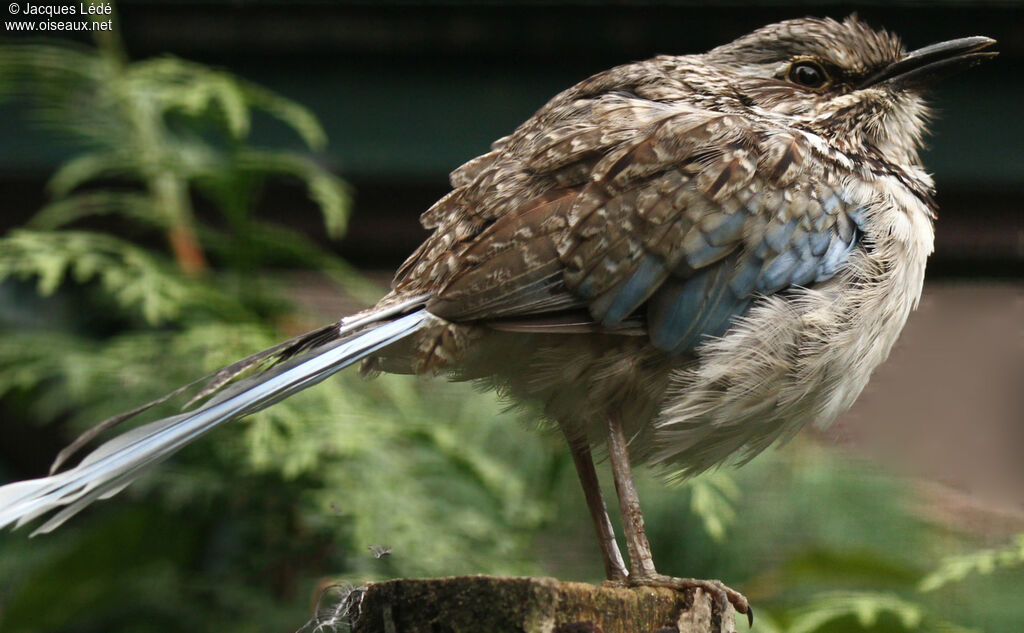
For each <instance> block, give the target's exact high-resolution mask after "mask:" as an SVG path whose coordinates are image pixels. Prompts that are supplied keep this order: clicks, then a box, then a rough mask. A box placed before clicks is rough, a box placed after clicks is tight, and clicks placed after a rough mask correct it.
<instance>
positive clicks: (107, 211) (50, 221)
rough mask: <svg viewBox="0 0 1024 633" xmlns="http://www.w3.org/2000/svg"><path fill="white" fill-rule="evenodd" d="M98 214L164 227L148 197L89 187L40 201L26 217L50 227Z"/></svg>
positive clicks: (42, 227) (35, 225) (35, 224)
mask: <svg viewBox="0 0 1024 633" xmlns="http://www.w3.org/2000/svg"><path fill="white" fill-rule="evenodd" d="M99 215H120V216H122V217H124V218H128V219H131V220H133V221H137V222H139V223H141V224H143V225H150V226H155V227H158V228H161V229H164V228H167V225H166V223H165V222H161V221H160V220H161V219H162V218H161V217H160V216H159V214H157V213H155V212H154V211H153V201H152V199H151V198H150V197H149V196H147V195H145V194H140V193H131V192H115V191H109V192H108V191H92V192H88V193H81V194H77V195H73V196H69V197H66V198H61V199H59V200H56V201H54V202H51V203H49V204H47V205H44V206H43V208H41V209H40V210H39V211H37V212H36V214H35V215H34V216H33V217H32V219H31V221H29V224H28V226H30V227H31V228H34V229H38V230H53V229H57V228H61V227H63V226H66V225H68V224H72V223H74V222H76V221H78V220H81V219H83V218H87V217H92V216H99Z"/></svg>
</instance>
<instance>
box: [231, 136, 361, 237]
mask: <svg viewBox="0 0 1024 633" xmlns="http://www.w3.org/2000/svg"><path fill="white" fill-rule="evenodd" d="M238 164H239V167H240V168H241V169H244V170H247V171H252V172H255V173H260V174H290V175H292V176H294V177H295V178H298V179H299V180H301V181H302V182H304V183H305V185H306V189H307V190H308V191H309V197H310V198H311V199H312V200H313V201H314V202H316V203H317V205H318V206H319V207H320V211H321V213H322V214H323V216H324V224H325V226H326V227H327V234H328V235H330V236H331V237H340V236H341V235H343V234H344V233H345V229H346V227H347V226H348V218H349V213H350V210H351V202H352V201H351V196H350V195H349V191H348V185H346V184H345V182H344V181H343V180H341V179H340V178H338V177H337V176H335V175H334V174H332V173H331V172H329V171H327V170H326V169H324V168H323V167H320V166H319V165H317V164H316V163H315V162H313V161H312V160H310V159H309V158H307V157H305V156H301V155H299V154H295V153H292V152H268V151H258V150H250V151H246V152H243V153H241V154H240V155H239V156H238Z"/></svg>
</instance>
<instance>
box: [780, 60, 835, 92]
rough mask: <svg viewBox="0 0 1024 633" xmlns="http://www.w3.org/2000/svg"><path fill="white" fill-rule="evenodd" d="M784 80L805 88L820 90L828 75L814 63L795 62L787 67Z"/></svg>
mask: <svg viewBox="0 0 1024 633" xmlns="http://www.w3.org/2000/svg"><path fill="white" fill-rule="evenodd" d="M786 78H787V79H789V80H790V81H792V82H793V83H795V84H797V85H799V86H804V87H805V88H821V87H822V86H824V85H825V84H826V83H827V82H828V74H827V73H826V72H825V69H824V68H822V67H821V65H820V64H817V63H815V62H808V61H803V62H797V63H795V64H793V65H792V66H790V67H789V72H788V73H786Z"/></svg>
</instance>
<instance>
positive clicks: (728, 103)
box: [0, 18, 992, 615]
mask: <svg viewBox="0 0 1024 633" xmlns="http://www.w3.org/2000/svg"><path fill="white" fill-rule="evenodd" d="M991 43H992V41H991V40H988V39H987V38H966V39H963V40H954V41H951V42H945V43H942V44H938V45H934V46H931V47H926V48H924V49H919V50H917V51H914V52H911V53H907V52H906V51H905V49H904V48H903V46H902V45H901V44H900V42H899V40H898V39H897V38H895V37H894V36H892V35H890V34H888V33H886V32H884V31H873V30H871V29H869V28H868V27H867V26H865V25H864V24H862V23H861V22H859V21H857V20H856V19H855V18H849V19H847V20H845V21H843V22H836V21H834V20H828V19H825V20H820V19H812V18H806V19H801V20H790V21H787V22H782V23H779V24H773V25H769V26H766V27H764V28H762V29H759V30H757V31H755V32H753V33H751V34H749V35H746V36H744V37H741V38H739V39H738V40H736V41H734V42H732V43H729V44H726V45H724V46H721V47H718V48H715V49H713V50H711V51H709V52H708V53H705V54H703V55H688V56H679V57H673V56H661V57H656V58H654V59H650V60H647V61H643V62H638V63H634V64H628V65H625V66H620V67H617V68H613V69H611V70H608V71H606V72H603V73H600V74H598V75H595V76H593V77H591V78H589V79H586V80H584V81H581V82H580V83H578V84H577V85H575V86H573V87H572V88H569V89H568V90H566V91H564V92H562V93H561V94H559V95H557V96H555V97H554V98H553V99H552V100H551V101H550V102H549V103H548V104H547V105H545V106H544V107H543V108H541V109H540V110H539V111H538V112H537V113H536V114H535V115H534V116H533V117H531V118H530V119H528V120H527V121H526V122H524V123H523V124H522V125H520V126H519V127H518V128H517V129H516V130H515V131H513V132H512V133H511V134H510V135H508V136H506V137H504V138H502V139H499V140H498V141H496V142H495V143H494V144H493V146H492V148H491V151H490V152H488V153H486V154H484V155H482V156H480V157H477V158H475V159H473V160H471V161H469V162H467V163H466V164H465V165H463V166H462V167H460V168H458V169H456V170H455V171H454V172H453V173H452V175H451V185H452V191H451V192H450V193H449V194H448V195H446V196H445V197H444V198H442V199H441V200H439V201H438V202H437V203H436V204H435V205H433V206H432V207H431V208H430V209H428V210H427V211H426V212H425V213H424V214H423V216H422V222H423V225H424V226H425V227H426V228H428V229H431V230H432V231H433V233H432V234H431V235H430V237H429V238H427V240H426V241H425V242H424V243H423V245H422V246H420V248H419V249H417V251H416V252H415V253H414V254H413V255H412V256H411V257H410V258H409V259H408V260H407V261H406V262H405V263H404V264H403V265H402V267H401V268H400V269H399V270H398V272H397V274H396V276H395V280H394V284H393V288H392V291H391V292H390V293H389V294H388V296H386V297H385V298H384V299H383V300H382V301H381V302H380V303H379V304H378V305H377V306H376V307H375V308H373V309H371V310H368V311H366V312H364V313H362V314H360V315H355V316H354V317H350V318H348V319H343V320H342V321H341V322H340V323H339V324H338V326H336V327H335V328H334V329H329V328H328V329H321V330H318V331H316V332H313V333H310V334H309V335H307V336H305V337H300V338H299V339H296V340H294V341H290V342H288V343H287V344H283V345H282V346H279V347H277V348H274V349H272V350H268V351H267V352H263V353H260V354H257V355H255V356H253V357H251V358H250V359H246V360H244V361H240V362H239V363H236V364H234V365H232V366H230V367H228V368H226V369H225V370H222V371H221V372H219V373H218V374H216V375H215V376H214V377H213V379H212V383H211V384H210V386H209V387H208V388H207V389H206V390H204V391H203V392H202V395H207V394H208V393H210V392H213V391H216V390H218V389H220V388H221V387H222V386H223V385H225V384H226V383H227V382H228V381H230V380H231V379H233V378H235V377H236V376H237V375H238V374H239V373H240V372H243V371H246V370H250V369H252V367H253V366H256V365H259V364H263V363H271V364H274V363H279V362H282V361H284V360H287V359H289V358H290V357H292V356H294V355H296V354H302V355H300V356H298V357H297V358H295V359H292V360H288V362H287V363H285V365H283V366H282V367H280V368H276V369H273V370H272V371H270V372H268V373H266V374H263V375H257V376H256V377H255V378H250V379H248V380H247V381H242V382H241V383H238V384H235V385H234V386H231V387H229V388H228V389H227V390H226V391H225V392H223V393H220V394H217V395H215V396H214V397H213V398H212V399H211V400H210V401H209V402H208V403H206V404H203V405H201V406H200V407H198V408H197V409H196V410H195V412H193V413H190V414H183V416H179V417H176V418H171V419H166V420H162V421H158V422H156V423H153V424H152V425H151V426H150V427H143V429H141V430H137V431H133V432H131V433H130V434H129V436H128V437H127V439H123V438H117V439H115V440H113V441H112V442H111V443H110V444H108V445H104V446H103V447H101V448H100V449H99V450H98V451H97V452H96V453H94V454H93V455H92V456H90V457H89V458H87V460H86V462H87V463H85V464H84V465H83V466H80V467H78V468H76V469H72V470H70V471H67V472H65V473H59V474H57V475H54V476H52V477H51V478H47V479H44V480H35V481H32V482H20V483H18V484H12V485H10V486H7V487H4V488H0V502H2V501H3V500H4V499H8V500H13V501H11V502H12V503H13V504H14V505H13V506H12V507H13V509H11V510H9V511H5V510H0V526H3V525H6V524H8V523H11V522H15V521H17V522H19V523H20V522H24V521H26V520H30V519H32V518H34V517H36V516H39V515H40V514H43V513H45V512H48V511H49V510H51V509H54V508H57V507H61V506H69V507H68V508H67V509H66V510H64V511H63V512H62V513H60V514H58V515H57V517H55V519H53V520H51V522H50V523H48V524H47V525H45V526H44V529H50V528H52V527H53V526H55V525H57V524H59V523H60V522H61V521H63V520H64V519H65V518H67V516H70V514H73V513H74V512H75V511H77V509H78V508H80V507H81V506H82V505H84V504H85V503H88V502H89V501H91V500H92V499H94V498H96V497H98V496H100V495H101V494H102V495H108V496H109V495H110V494H113V493H114V492H116V491H117V490H119V489H120V487H123V486H124V485H126V482H127V481H130V480H131V479H132V478H134V476H136V473H137V472H139V471H141V469H143V468H144V467H146V466H148V465H149V464H151V463H153V462H155V461H158V460H159V459H163V458H164V457H166V456H167V455H169V454H170V453H171V452H173V451H174V450H176V449H177V447H178V446H179V445H180V444H181V442H182V441H184V440H182V439H180V438H182V437H185V436H186V435H187V437H188V438H189V439H188V440H187V441H191V439H193V438H194V437H197V436H198V435H199V434H201V433H205V432H206V431H207V430H209V428H212V427H213V426H215V425H216V424H219V423H221V422H223V421H225V420H228V419H232V418H233V417H238V416H240V415H244V414H245V413H248V412H251V411H253V410H257V409H258V408H260V407H263V406H268V405H269V404H271V403H272V402H274V401H275V400H276V399H279V398H280V397H284V396H285V395H288V394H290V393H292V392H294V391H296V390H298V389H301V388H305V387H306V386H308V385H309V384H311V383H312V382H315V381H317V380H321V379H323V378H324V377H326V376H327V375H329V374H330V373H332V372H334V371H337V369H338V368H340V367H342V366H344V365H346V364H348V363H351V362H354V361H355V360H358V359H360V358H365V361H364V362H365V363H366V368H367V369H370V370H384V371H394V372H408V373H447V374H448V375H450V376H452V377H455V378H458V379H467V380H477V381H481V382H483V383H485V384H488V385H490V386H492V387H494V388H496V389H497V390H498V391H499V392H500V393H501V394H502V395H503V396H505V397H506V398H508V399H510V400H511V401H513V402H516V403H518V404H521V405H523V406H526V407H529V408H532V409H533V410H535V411H537V412H538V413H539V414H540V415H542V416H544V417H546V418H547V419H548V420H550V421H552V422H553V423H554V425H556V426H557V427H558V428H560V429H561V431H562V432H563V433H564V434H565V436H566V438H567V439H568V441H569V443H570V446H571V447H572V451H573V456H574V460H575V463H576V466H577V468H578V470H579V474H580V479H581V482H582V483H583V486H584V491H585V493H586V497H587V502H588V507H589V509H590V512H591V516H592V518H593V519H594V524H595V529H596V531H597V534H598V538H599V542H600V543H601V548H602V554H603V556H604V562H605V567H606V570H607V573H608V577H609V579H611V580H613V581H616V582H626V583H630V584H660V585H668V586H673V587H677V588H681V589H682V588H688V587H694V586H700V587H703V588H705V589H707V590H709V591H712V592H714V593H715V594H716V595H718V596H719V597H720V598H721V599H722V600H723V601H725V600H728V601H730V602H732V603H733V604H734V605H735V606H736V608H737V609H738V610H739V611H741V612H745V613H748V615H749V614H750V613H751V611H750V610H749V605H748V604H747V602H746V600H745V599H744V598H743V597H742V596H741V595H739V594H737V593H736V592H734V591H732V590H730V589H728V588H726V587H724V586H722V585H721V583H716V582H715V581H699V580H694V579H677V578H669V577H665V576H661V575H659V574H657V572H656V571H655V568H654V565H653V561H652V560H651V556H650V550H649V546H648V545H647V540H646V536H645V535H644V533H643V518H642V515H641V513H640V510H639V505H638V500H637V498H636V491H635V489H634V487H633V484H632V478H631V475H630V468H629V462H630V459H632V460H634V461H648V462H651V463H655V464H658V465H660V466H662V467H663V468H665V469H668V470H669V471H671V472H676V473H682V474H692V473H697V472H701V471H703V470H706V469H708V468H711V467H713V466H716V465H718V464H721V463H723V462H726V461H728V460H730V459H731V460H740V461H742V460H745V459H749V458H751V457H752V456H754V455H756V454H757V453H759V452H760V451H762V450H764V449H765V448H766V447H767V446H769V445H770V444H771V443H772V442H774V441H775V440H777V439H779V438H782V437H785V436H787V435H789V434H791V433H793V432H795V431H796V430H797V429H799V428H800V427H801V426H803V425H804V424H806V423H808V422H817V423H820V424H827V423H828V422H830V421H832V420H833V419H835V417H836V416H837V415H839V414H840V413H841V412H842V411H844V410H845V409H847V408H848V407H849V406H850V405H851V404H852V403H853V401H854V399H855V398H856V397H857V395H858V394H859V393H860V391H861V389H862V388H863V387H864V385H865V384H866V382H867V380H868V378H869V376H870V374H871V372H872V370H873V369H874V368H875V367H876V366H877V365H878V364H879V363H880V362H882V361H883V360H884V359H885V357H886V355H887V354H888V352H889V349H890V348H891V346H892V344H893V343H894V341H895V340H896V337H897V335H898V334H899V331H900V329H901V328H902V327H903V324H904V322H905V320H906V318H907V316H908V314H909V312H910V310H911V309H912V308H913V307H914V305H915V304H916V302H917V300H918V297H919V296H920V292H921V285H922V281H923V277H924V266H925V261H926V259H927V257H928V255H929V254H930V252H931V250H932V240H933V232H932V220H933V218H934V204H933V202H932V198H931V196H932V181H931V179H930V177H929V176H928V175H927V174H926V173H925V172H924V170H923V168H922V166H921V164H920V161H919V158H918V149H919V147H920V143H921V138H922V135H923V134H924V132H925V121H926V119H927V109H926V108H925V106H924V104H923V101H922V98H921V88H922V87H923V86H925V85H926V84H927V83H928V82H929V81H931V80H933V79H934V78H936V77H938V76H939V75H942V74H946V73H948V72H949V71H951V70H955V69H957V68H962V67H965V66H969V65H972V64H974V63H977V62H978V61H981V60H982V59H984V58H985V57H986V56H989V55H990V54H989V53H984V52H980V51H981V49H982V48H984V47H986V46H988V45H989V44H991ZM179 418H180V419H179ZM147 429H148V430H147ZM603 446H606V447H607V450H608V454H609V461H610V462H611V465H612V469H613V474H614V475H615V482H616V489H617V492H618V496H619V502H620V507H621V510H622V513H623V523H624V527H625V531H626V542H627V545H628V546H629V554H630V563H631V569H630V570H629V571H627V570H626V568H625V565H624V563H623V561H622V557H621V555H619V553H618V549H617V547H616V545H615V538H614V534H613V532H612V531H611V526H610V523H609V522H608V518H607V514H606V510H605V506H604V502H603V500H602V499H601V494H600V490H599V489H598V487H597V479H596V476H595V474H594V464H593V461H592V458H591V453H590V452H591V448H592V447H603ZM90 460H91V461H92V462H94V464H90V463H88V462H89V461H90Z"/></svg>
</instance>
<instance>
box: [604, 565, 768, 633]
mask: <svg viewBox="0 0 1024 633" xmlns="http://www.w3.org/2000/svg"><path fill="white" fill-rule="evenodd" d="M624 584H625V585H626V586H629V587H668V588H669V589H675V590H676V591H686V590H688V589H702V590H704V592H705V593H707V594H708V595H710V596H712V597H713V598H714V599H715V601H716V602H718V605H719V606H720V607H721V608H722V611H723V612H724V611H725V610H726V609H727V608H728V607H729V605H730V604H731V605H732V606H733V607H734V608H735V609H736V611H738V612H740V613H744V614H746V616H747V622H749V624H750V626H754V608H753V607H751V606H750V603H749V602H748V601H747V598H746V596H744V595H743V594H742V593H740V592H738V591H736V590H735V589H731V588H729V587H727V586H726V585H725V583H723V582H722V581H720V580H701V579H698V578H675V577H674V576H665V575H663V574H651V575H647V576H633V575H631V576H629V577H628V578H626V580H625V583H624Z"/></svg>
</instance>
